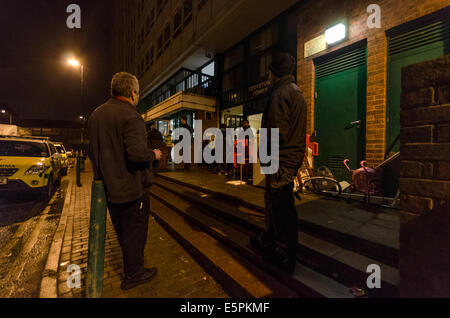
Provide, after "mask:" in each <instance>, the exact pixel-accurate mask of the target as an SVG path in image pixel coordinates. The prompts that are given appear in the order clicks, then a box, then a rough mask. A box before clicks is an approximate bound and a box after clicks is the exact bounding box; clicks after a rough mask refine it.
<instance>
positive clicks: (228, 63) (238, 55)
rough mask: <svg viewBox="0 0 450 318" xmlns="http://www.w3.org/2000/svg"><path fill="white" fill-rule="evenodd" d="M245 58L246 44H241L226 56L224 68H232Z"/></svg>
mask: <svg viewBox="0 0 450 318" xmlns="http://www.w3.org/2000/svg"><path fill="white" fill-rule="evenodd" d="M243 60H244V46H243V45H242V44H241V45H239V46H238V47H236V48H235V49H233V50H232V51H230V52H229V53H227V55H226V56H225V61H224V70H225V71H227V70H229V69H230V68H232V67H234V66H236V65H238V64H239V63H241V62H242V61H243Z"/></svg>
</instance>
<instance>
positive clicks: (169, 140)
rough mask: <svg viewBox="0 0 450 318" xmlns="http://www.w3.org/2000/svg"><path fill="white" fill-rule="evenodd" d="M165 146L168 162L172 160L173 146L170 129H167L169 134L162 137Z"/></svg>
mask: <svg viewBox="0 0 450 318" xmlns="http://www.w3.org/2000/svg"><path fill="white" fill-rule="evenodd" d="M164 142H165V143H166V147H167V157H168V162H169V163H170V162H172V148H173V139H172V130H169V134H168V135H167V136H166V138H165V139H164Z"/></svg>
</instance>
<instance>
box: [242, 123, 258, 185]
mask: <svg viewBox="0 0 450 318" xmlns="http://www.w3.org/2000/svg"><path fill="white" fill-rule="evenodd" d="M242 129H243V130H244V133H248V134H249V136H250V138H253V137H255V136H254V135H253V131H252V130H251V127H250V122H249V121H248V120H247V119H245V120H244V121H243V122H242ZM243 170H244V171H243V172H244V181H246V182H247V184H252V183H253V180H252V179H253V164H252V163H250V140H249V137H248V136H246V137H245V165H244V167H243Z"/></svg>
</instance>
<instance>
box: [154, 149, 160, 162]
mask: <svg viewBox="0 0 450 318" xmlns="http://www.w3.org/2000/svg"><path fill="white" fill-rule="evenodd" d="M153 152H154V153H155V160H160V159H161V156H162V152H161V150H159V149H155V150H153Z"/></svg>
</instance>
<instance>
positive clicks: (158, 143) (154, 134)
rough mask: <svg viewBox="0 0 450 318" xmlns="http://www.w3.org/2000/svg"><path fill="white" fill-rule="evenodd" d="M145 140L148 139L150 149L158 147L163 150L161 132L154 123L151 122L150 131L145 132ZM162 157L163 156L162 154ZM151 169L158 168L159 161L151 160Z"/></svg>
mask: <svg viewBox="0 0 450 318" xmlns="http://www.w3.org/2000/svg"><path fill="white" fill-rule="evenodd" d="M147 140H148V146H149V147H150V148H151V149H160V150H161V151H162V152H163V155H164V150H165V145H164V142H163V137H162V134H161V132H160V131H159V130H158V129H157V128H156V124H155V123H152V124H151V126H150V131H149V132H148V134H147ZM162 157H164V156H162ZM152 167H153V169H158V168H159V162H158V161H157V160H155V161H153V163H152Z"/></svg>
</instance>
